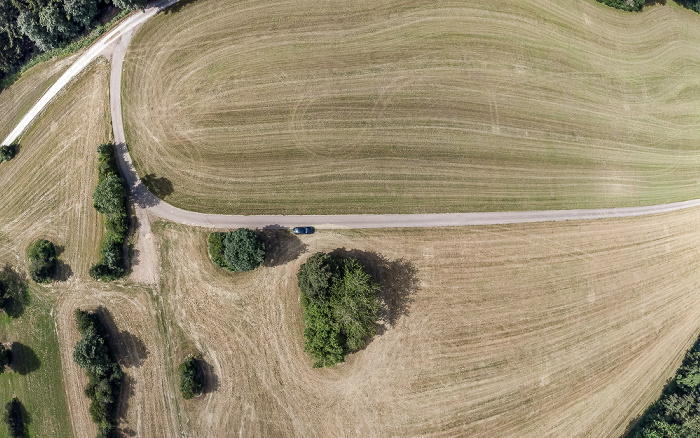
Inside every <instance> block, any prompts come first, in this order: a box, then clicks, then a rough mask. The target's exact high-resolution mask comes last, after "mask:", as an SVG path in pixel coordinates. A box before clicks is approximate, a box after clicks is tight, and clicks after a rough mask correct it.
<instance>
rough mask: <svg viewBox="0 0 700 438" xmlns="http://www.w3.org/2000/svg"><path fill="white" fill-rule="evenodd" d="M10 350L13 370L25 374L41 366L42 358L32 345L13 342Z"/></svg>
mask: <svg viewBox="0 0 700 438" xmlns="http://www.w3.org/2000/svg"><path fill="white" fill-rule="evenodd" d="M10 350H12V357H11V359H10V367H11V368H12V371H14V372H16V373H18V374H20V375H22V376H25V375H27V374H29V373H31V372H33V371H36V370H38V369H39V368H41V360H40V359H39V357H38V356H37V355H36V353H34V350H32V348H31V347H29V346H27V345H24V344H22V343H20V342H13V343H12V347H10Z"/></svg>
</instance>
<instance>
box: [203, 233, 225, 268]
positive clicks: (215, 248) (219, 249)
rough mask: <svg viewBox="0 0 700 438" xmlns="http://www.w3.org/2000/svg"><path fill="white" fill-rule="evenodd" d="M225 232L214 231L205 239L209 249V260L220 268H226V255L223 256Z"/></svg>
mask: <svg viewBox="0 0 700 438" xmlns="http://www.w3.org/2000/svg"><path fill="white" fill-rule="evenodd" d="M225 238H226V233H219V232H214V233H211V234H209V238H208V239H207V248H208V249H209V257H211V261H212V262H214V264H215V265H216V266H218V267H220V268H228V264H226V257H224V239H225Z"/></svg>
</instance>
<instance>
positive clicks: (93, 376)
mask: <svg viewBox="0 0 700 438" xmlns="http://www.w3.org/2000/svg"><path fill="white" fill-rule="evenodd" d="M75 321H76V324H77V326H78V331H80V334H81V335H82V338H81V339H80V341H78V343H77V344H76V345H75V350H74V351H73V360H74V361H75V363H77V364H78V365H79V366H80V367H81V368H83V369H84V370H85V372H86V373H87V375H88V379H89V380H88V384H87V386H86V387H85V395H86V396H87V397H88V398H89V399H90V417H91V418H92V421H93V422H94V423H95V424H97V437H98V438H111V437H116V436H117V406H118V403H119V394H120V392H121V388H122V379H123V377H124V373H123V372H122V369H121V367H120V366H119V364H118V363H117V360H116V358H115V357H114V353H113V352H112V349H111V348H110V345H109V342H108V340H107V330H106V329H105V327H104V325H103V324H102V322H101V321H100V318H99V316H98V315H97V313H95V312H86V311H83V310H80V309H77V310H76V311H75Z"/></svg>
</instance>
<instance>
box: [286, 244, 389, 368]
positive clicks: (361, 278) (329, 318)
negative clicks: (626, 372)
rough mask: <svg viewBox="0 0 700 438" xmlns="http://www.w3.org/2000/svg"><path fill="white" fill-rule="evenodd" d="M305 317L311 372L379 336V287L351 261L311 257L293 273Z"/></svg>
mask: <svg viewBox="0 0 700 438" xmlns="http://www.w3.org/2000/svg"><path fill="white" fill-rule="evenodd" d="M297 281H298V282H299V288H300V290H301V297H300V303H301V307H302V310H303V315H304V339H305V345H304V351H306V352H307V353H308V354H309V355H310V356H311V357H312V358H313V359H314V361H315V363H314V367H321V366H327V365H333V364H336V363H340V362H342V361H343V360H344V359H345V355H346V354H348V353H350V352H352V351H356V350H358V349H360V348H362V346H363V345H364V343H365V342H366V340H367V339H368V338H370V337H372V336H374V335H375V334H376V332H377V318H378V314H379V300H378V298H377V293H378V291H379V286H378V285H377V284H375V283H373V282H372V280H371V279H370V276H369V275H368V274H367V273H366V272H365V271H364V269H363V268H362V266H361V265H360V264H359V263H358V262H357V261H356V260H354V259H347V260H336V259H335V258H333V257H332V256H331V255H329V254H325V253H316V254H314V255H312V256H311V257H309V259H308V260H307V261H306V263H304V264H303V265H302V266H301V267H300V268H299V272H298V273H297Z"/></svg>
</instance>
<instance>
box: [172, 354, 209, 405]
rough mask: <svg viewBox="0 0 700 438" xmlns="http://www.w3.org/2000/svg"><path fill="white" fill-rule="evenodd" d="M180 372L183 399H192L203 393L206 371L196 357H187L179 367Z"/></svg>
mask: <svg viewBox="0 0 700 438" xmlns="http://www.w3.org/2000/svg"><path fill="white" fill-rule="evenodd" d="M178 372H179V373H180V393H181V394H182V397H183V398H185V399H190V398H193V397H196V396H198V395H199V394H201V393H202V389H203V388H204V371H203V370H202V366H201V365H200V363H199V361H198V360H197V359H196V358H195V357H194V356H192V355H190V356H187V357H186V358H185V360H184V361H183V362H182V363H181V364H180V366H179V367H178Z"/></svg>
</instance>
